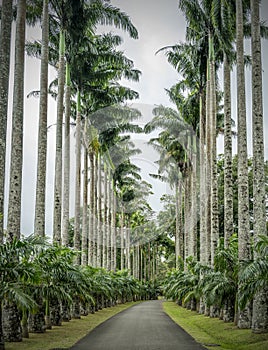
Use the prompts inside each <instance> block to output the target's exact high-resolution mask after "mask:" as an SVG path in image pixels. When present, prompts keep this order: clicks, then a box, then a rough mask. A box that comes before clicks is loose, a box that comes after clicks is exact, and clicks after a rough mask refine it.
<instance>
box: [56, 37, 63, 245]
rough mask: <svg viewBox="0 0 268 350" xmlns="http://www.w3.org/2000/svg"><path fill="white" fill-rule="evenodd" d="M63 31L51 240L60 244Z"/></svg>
mask: <svg viewBox="0 0 268 350" xmlns="http://www.w3.org/2000/svg"><path fill="white" fill-rule="evenodd" d="M64 56H65V32H64V30H61V31H60V50H59V69H58V98H57V130H56V156H55V182H54V217H53V242H54V243H58V244H61V207H62V203H61V201H62V120H63V98H64V76H65V60H64Z"/></svg>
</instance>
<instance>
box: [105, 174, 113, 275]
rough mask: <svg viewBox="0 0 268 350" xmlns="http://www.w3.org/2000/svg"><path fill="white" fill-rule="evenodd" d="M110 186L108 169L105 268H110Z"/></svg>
mask: <svg viewBox="0 0 268 350" xmlns="http://www.w3.org/2000/svg"><path fill="white" fill-rule="evenodd" d="M111 199H112V188H111V178H110V171H109V170H108V183H107V241H106V245H107V248H106V249H107V269H108V270H109V271H110V270H111V231H112V230H111V218H112V212H111V203H112V200H111Z"/></svg>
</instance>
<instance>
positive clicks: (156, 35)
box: [6, 0, 268, 235]
mask: <svg viewBox="0 0 268 350" xmlns="http://www.w3.org/2000/svg"><path fill="white" fill-rule="evenodd" d="M111 3H112V4H113V5H115V6H117V7H119V8H121V10H122V11H124V12H126V13H127V14H128V15H129V16H130V18H131V20H132V22H133V24H134V25H135V26H136V28H137V29H138V32H139V39H138V40H134V39H131V38H129V36H128V35H127V34H124V33H122V32H121V31H119V32H118V31H116V30H114V29H113V32H115V33H119V34H120V35H121V36H122V37H123V38H124V43H123V44H122V46H121V49H122V50H123V51H124V52H125V54H126V56H128V57H129V58H130V59H132V60H133V61H134V64H135V67H136V68H137V69H139V70H141V71H142V76H141V79H140V82H139V83H129V82H127V85H128V86H130V87H131V88H133V89H134V90H136V91H138V92H139V94H140V98H139V100H138V101H137V102H138V103H139V107H141V109H142V111H143V116H142V119H141V121H140V123H141V124H144V123H146V122H147V121H148V120H150V118H151V110H152V108H153V107H154V106H155V105H159V104H163V105H166V106H171V103H170V101H169V99H168V97H167V95H166V93H165V90H164V89H165V88H170V87H171V86H172V85H173V84H175V83H176V82H178V81H179V76H178V73H177V72H176V71H175V70H174V69H173V68H172V67H171V66H170V65H169V64H168V63H167V60H166V58H165V55H164V53H159V54H157V55H156V51H157V50H159V49H160V48H162V47H164V46H168V45H174V44H176V43H179V42H180V41H183V40H184V37H185V21H184V19H183V16H182V15H181V14H180V13H179V10H178V0H146V1H144V0H111ZM262 6H263V7H262V9H261V16H262V18H263V19H265V20H266V21H267V22H268V1H263V5H262ZM14 29H15V28H13V39H14ZM108 29H111V28H108ZM99 31H100V32H101V31H103V29H101V28H99ZM27 38H28V39H29V40H32V39H36V38H40V30H38V29H36V28H27ZM13 41H14V40H13ZM247 47H249V45H247ZM12 56H14V51H12ZM267 57H268V40H267V41H263V86H264V121H265V139H266V140H267V135H268V116H267V114H268V101H267V98H266V96H267V91H268V65H267V62H265V60H264V58H266V61H267ZM13 62H14V61H13V60H12V62H11V65H13ZM39 68H40V65H39V62H38V61H37V60H35V59H32V58H29V57H26V64H25V74H26V80H25V94H28V93H29V92H30V91H32V90H38V89H39ZM221 74H222V73H221V72H219V75H221ZM55 77H56V73H55V71H54V70H53V69H50V70H49V81H51V80H52V79H54V78H55ZM246 78H247V81H246V84H247V111H248V135H249V144H251V140H250V134H251V123H250V119H251V118H250V113H251V111H250V108H251V107H250V72H249V70H248V71H247V74H246ZM12 79H13V77H12V76H11V79H10V94H12V81H13V80H12ZM220 79H221V76H220ZM235 79H236V76H235V71H234V72H233V75H232V83H233V90H232V96H233V101H234V103H233V118H234V119H235V118H236V105H235V98H236V86H235ZM134 106H137V105H135V104H134ZM11 110H12V103H10V105H9V122H8V130H7V132H8V140H7V141H8V150H7V166H6V178H7V179H8V172H9V154H10V142H11V138H10V135H11V122H10V120H11ZM38 111H39V101H38V99H35V98H33V97H31V98H25V124H24V165H23V167H24V168H23V188H22V198H23V201H22V222H21V224H22V233H23V234H26V235H28V234H30V233H32V232H33V221H34V219H33V213H34V201H35V183H36V159H37V134H38ZM55 111H56V103H55V101H53V100H52V99H50V100H49V113H48V124H49V125H53V124H54V123H55V121H56V113H55ZM55 131H56V128H55V126H52V127H51V128H50V129H49V132H48V161H47V163H48V169H49V174H48V176H47V201H46V209H47V217H46V220H47V222H46V233H47V234H48V235H51V232H52V212H53V186H54V174H53V173H54V151H55ZM73 133H74V130H73ZM135 141H136V143H137V144H138V145H139V146H140V147H141V148H143V151H144V152H143V154H142V155H141V156H139V157H138V158H136V159H135V161H136V164H138V165H139V166H140V167H142V168H143V169H144V170H143V174H142V175H143V176H144V178H145V179H146V180H147V181H151V182H152V183H153V187H154V188H153V190H154V192H155V193H156V195H155V196H154V199H155V198H156V200H154V201H152V206H153V209H154V210H156V211H157V210H159V198H160V196H161V194H163V193H165V192H167V191H169V189H168V188H167V187H166V185H165V184H161V183H159V182H153V181H152V180H151V178H150V177H149V176H148V173H149V172H156V171H157V169H156V166H155V164H154V161H155V160H156V159H157V155H156V154H155V153H153V151H151V150H149V151H148V148H147V146H146V145H145V143H146V139H145V137H142V136H136V140H135ZM218 147H219V151H220V152H222V150H223V148H222V140H219V142H218ZM235 148H236V140H234V150H235ZM250 153H251V147H249V154H250ZM265 153H266V158H268V141H267V142H266V144H265ZM71 164H72V166H71V171H72V173H71V178H72V181H74V172H73V169H74V155H73V158H72V160H71ZM72 196H73V194H72ZM6 198H8V181H7V186H6ZM71 202H73V198H71ZM6 210H7V208H6Z"/></svg>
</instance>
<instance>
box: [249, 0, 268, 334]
mask: <svg viewBox="0 0 268 350" xmlns="http://www.w3.org/2000/svg"><path fill="white" fill-rule="evenodd" d="M250 6H251V48H252V129H253V134H252V140H253V215H254V222H253V229H254V240H255V242H256V241H258V240H259V237H260V235H264V234H267V232H266V213H265V177H264V144H263V101H262V61H261V35H260V14H259V11H260V10H259V6H260V5H259V2H258V1H251V2H250ZM255 259H256V256H255ZM267 303H268V298H267V288H266V290H265V289H264V290H262V291H260V293H259V294H257V295H256V296H255V299H254V301H253V312H252V330H253V332H256V333H262V332H268V309H267V306H266V307H265V305H267Z"/></svg>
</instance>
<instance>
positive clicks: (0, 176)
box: [0, 0, 12, 346]
mask: <svg viewBox="0 0 268 350" xmlns="http://www.w3.org/2000/svg"><path fill="white" fill-rule="evenodd" d="M11 23H12V0H3V2H2V13H1V35H0V120H1V123H0V244H1V243H2V242H3V236H4V195H5V169H6V167H5V164H6V130H7V112H8V87H9V71H10V41H11ZM0 344H1V339H0ZM0 346H1V345H0Z"/></svg>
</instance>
